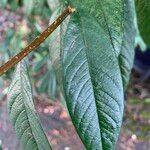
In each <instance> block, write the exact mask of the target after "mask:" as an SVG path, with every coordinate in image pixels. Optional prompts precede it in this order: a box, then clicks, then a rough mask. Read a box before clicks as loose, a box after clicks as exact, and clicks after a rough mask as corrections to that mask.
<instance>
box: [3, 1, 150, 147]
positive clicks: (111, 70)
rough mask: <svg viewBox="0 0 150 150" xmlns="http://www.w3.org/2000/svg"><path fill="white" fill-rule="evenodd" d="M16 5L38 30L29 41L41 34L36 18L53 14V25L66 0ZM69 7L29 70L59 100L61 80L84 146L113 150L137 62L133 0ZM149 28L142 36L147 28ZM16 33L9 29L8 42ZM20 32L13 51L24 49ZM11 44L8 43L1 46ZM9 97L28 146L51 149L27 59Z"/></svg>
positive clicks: (12, 113) (14, 120) (43, 89)
mask: <svg viewBox="0 0 150 150" xmlns="http://www.w3.org/2000/svg"><path fill="white" fill-rule="evenodd" d="M137 1H138V0H137ZM145 1H146V0H145ZM145 1H144V2H145ZM144 2H143V3H144ZM143 3H142V4H143ZM16 4H18V6H20V5H21V6H23V7H24V10H25V14H26V15H27V16H28V19H29V22H32V23H31V24H30V26H31V29H32V28H33V30H35V31H34V32H35V33H36V34H33V33H31V34H30V36H29V39H28V41H29V42H30V41H31V39H33V37H35V36H36V35H38V34H39V32H41V28H39V25H38V23H37V22H36V20H35V18H34V17H35V16H36V15H40V16H42V17H46V19H47V20H49V19H48V18H49V16H50V14H51V18H50V24H51V23H52V22H53V21H54V20H55V19H56V18H57V16H58V15H59V14H61V12H62V10H63V9H64V4H65V5H66V2H65V1H61V2H59V1H58V0H43V1H41V0H25V1H23V4H20V3H19V1H17V0H16V1H14V2H13V1H11V2H10V1H9V5H10V6H11V7H12V8H17V7H18V6H16ZM67 5H72V6H74V7H75V8H76V10H77V11H76V12H75V13H74V14H73V15H71V18H69V17H68V18H67V19H66V20H65V21H64V22H63V23H62V24H61V26H59V27H58V28H57V29H56V30H55V31H54V33H53V34H52V35H51V37H50V38H49V43H46V42H45V43H43V44H42V46H41V47H40V48H39V49H38V50H37V52H35V53H33V54H31V55H30V56H29V58H30V60H32V61H31V66H32V71H31V70H30V72H31V74H32V75H33V76H37V77H36V79H34V83H38V84H37V85H36V86H37V89H38V91H39V92H43V93H47V94H48V95H49V96H50V97H51V98H54V99H55V98H56V95H57V94H58V93H57V92H58V91H59V90H58V87H61V86H62V84H63V88H64V94H65V98H66V103H67V106H68V110H69V113H70V116H71V119H72V121H73V124H74V126H75V128H76V130H77V132H78V134H79V136H80V138H81V140H82V142H83V144H84V145H85V147H86V149H89V150H95V149H99V150H105V149H106V150H107V149H108V150H113V149H115V145H116V142H117V139H118V136H119V132H120V127H121V124H122V117H123V109H124V90H125V89H126V86H127V83H128V80H129V77H130V72H131V69H132V66H133V59H134V44H135V34H136V33H135V30H136V31H138V27H135V24H137V22H136V19H135V18H136V15H135V6H134V1H133V0H125V1H124V0H112V1H110V0H101V1H97V0H82V1H81V0H68V1H67ZM144 8H145V7H144ZM143 15H144V14H143ZM42 19H43V18H42ZM68 22H69V23H68ZM142 25H143V24H142ZM144 26H145V25H143V27H144ZM146 29H148V28H145V30H146ZM145 30H144V31H143V30H142V32H141V33H142V35H143V33H146V32H148V30H147V31H145ZM140 31H141V29H140ZM14 34H15V33H12V34H11V32H10V36H8V40H7V41H6V42H10V41H11V40H12V39H13V37H12V35H14ZM19 36H21V35H20V34H19ZM19 36H18V37H17V40H16V41H15V40H14V41H13V42H12V43H13V44H12V47H11V48H12V49H17V48H20V46H18V45H17V43H21V39H22V38H21V37H22V36H21V37H19ZM144 39H145V38H144ZM146 39H147V38H146ZM145 41H146V40H145ZM10 43H11V42H10ZM10 43H4V44H5V47H3V49H7V48H6V47H7V46H8V45H10ZM21 46H22V45H21ZM3 53H4V52H3ZM9 53H10V52H9V49H8V52H7V53H6V57H7V59H8V58H9V57H10V56H11V55H12V54H9ZM13 55H14V53H13ZM49 58H50V60H49ZM4 61H6V60H4ZM41 74H42V75H41ZM43 74H44V75H43ZM56 76H57V80H56ZM58 83H59V84H58ZM59 92H60V91H59ZM8 99H9V110H10V118H11V120H12V123H13V125H14V127H15V129H16V133H17V135H18V137H19V138H20V140H21V142H22V144H23V146H24V147H25V149H33V150H34V149H46V150H48V149H51V147H50V145H49V143H48V140H47V138H46V136H45V134H44V132H43V129H42V127H41V124H40V121H39V118H38V116H37V114H36V111H35V108H34V104H33V98H32V90H31V85H30V81H29V77H28V73H27V68H26V65H25V62H24V61H22V62H20V63H19V65H18V66H17V70H16V73H15V76H14V79H13V82H12V84H11V87H10V90H9V93H8Z"/></svg>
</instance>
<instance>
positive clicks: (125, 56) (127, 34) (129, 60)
mask: <svg viewBox="0 0 150 150" xmlns="http://www.w3.org/2000/svg"><path fill="white" fill-rule="evenodd" d="M124 10H125V11H124V36H123V42H122V49H121V53H120V55H119V63H120V69H121V75H122V80H123V84H124V88H126V86H127V83H128V81H129V78H130V73H131V69H132V67H133V60H134V42H135V26H134V15H135V14H134V10H135V3H134V1H133V0H125V5H124Z"/></svg>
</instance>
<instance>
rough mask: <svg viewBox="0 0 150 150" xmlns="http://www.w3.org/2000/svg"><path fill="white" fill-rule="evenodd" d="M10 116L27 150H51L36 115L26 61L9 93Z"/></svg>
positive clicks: (18, 68)
mask: <svg viewBox="0 0 150 150" xmlns="http://www.w3.org/2000/svg"><path fill="white" fill-rule="evenodd" d="M8 100H9V102H8V105H9V114H10V118H11V121H12V123H13V126H14V128H15V131H16V133H17V136H18V138H19V139H20V140H21V143H22V145H23V147H24V149H26V150H37V149H39V150H50V149H51V147H50V145H49V143H48V140H47V138H46V136H45V133H44V131H43V129H42V126H41V124H40V121H39V118H38V115H37V114H36V111H35V108H34V103H33V98H32V89H31V85H30V81H29V77H28V73H27V66H26V64H25V62H24V61H22V62H20V63H19V64H18V66H17V69H16V72H15V76H14V78H13V81H12V84H11V86H10V89H9V93H8Z"/></svg>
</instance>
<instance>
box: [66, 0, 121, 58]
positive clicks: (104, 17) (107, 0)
mask: <svg viewBox="0 0 150 150" xmlns="http://www.w3.org/2000/svg"><path fill="white" fill-rule="evenodd" d="M68 1H69V4H71V5H73V6H74V7H75V8H77V9H78V8H79V7H81V8H83V9H85V10H87V11H88V13H90V15H93V16H94V17H96V19H97V22H98V23H99V24H100V26H101V27H102V28H103V29H104V31H105V32H106V34H108V35H109V40H110V42H111V44H112V45H113V50H114V52H115V54H116V56H118V55H119V53H120V49H121V43H122V36H123V27H122V22H123V7H124V5H123V4H124V1H123V0H68Z"/></svg>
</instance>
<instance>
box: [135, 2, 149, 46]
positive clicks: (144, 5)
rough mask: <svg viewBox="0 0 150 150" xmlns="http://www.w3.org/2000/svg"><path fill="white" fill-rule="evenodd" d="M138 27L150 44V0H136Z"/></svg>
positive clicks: (146, 41) (145, 40)
mask: <svg viewBox="0 0 150 150" xmlns="http://www.w3.org/2000/svg"><path fill="white" fill-rule="evenodd" d="M135 1H136V12H137V20H138V27H139V30H140V34H141V36H142V37H143V39H144V42H145V43H146V44H147V45H148V46H150V0H135Z"/></svg>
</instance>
